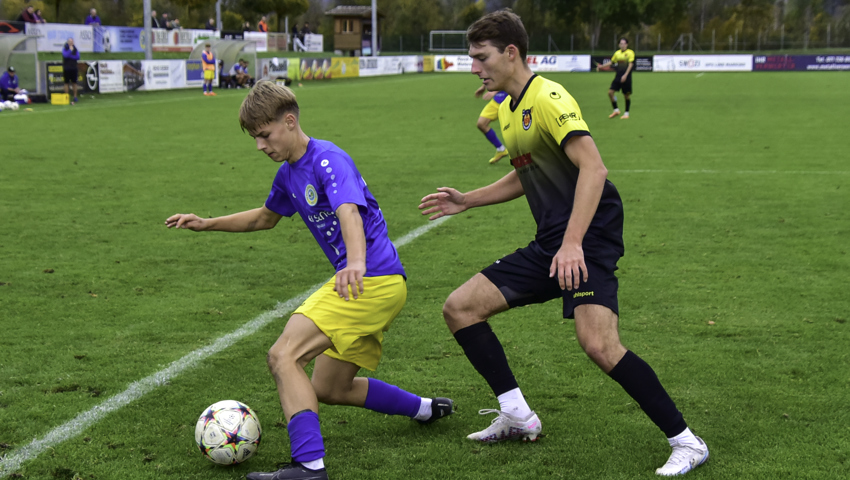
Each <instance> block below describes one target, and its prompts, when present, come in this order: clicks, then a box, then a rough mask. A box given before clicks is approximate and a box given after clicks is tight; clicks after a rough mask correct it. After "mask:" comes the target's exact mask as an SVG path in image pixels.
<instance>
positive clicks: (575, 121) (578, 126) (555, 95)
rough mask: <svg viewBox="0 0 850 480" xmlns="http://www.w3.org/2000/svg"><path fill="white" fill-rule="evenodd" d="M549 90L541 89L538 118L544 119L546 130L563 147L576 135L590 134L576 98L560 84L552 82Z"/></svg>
mask: <svg viewBox="0 0 850 480" xmlns="http://www.w3.org/2000/svg"><path fill="white" fill-rule="evenodd" d="M547 87H548V90H541V91H540V98H538V102H537V108H539V109H540V112H539V113H538V112H535V113H536V114H537V118H539V119H541V120H542V123H543V126H544V127H545V129H546V131H548V132H549V134H550V135H552V138H553V139H554V140H555V142H557V143H558V144H559V145H561V146H562V147H563V145H564V142H565V141H566V140H569V139H570V138H572V137H574V136H576V135H590V132H589V130H588V128H587V124H586V123H585V122H584V119H583V118H582V116H581V109H580V108H579V106H578V104H577V103H576V101H575V99H573V97H572V96H571V95H570V94H569V93H567V91H566V90H564V89H563V87H561V86H560V85H557V84H550V85H548V86H547Z"/></svg>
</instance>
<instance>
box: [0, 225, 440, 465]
mask: <svg viewBox="0 0 850 480" xmlns="http://www.w3.org/2000/svg"><path fill="white" fill-rule="evenodd" d="M449 218H450V217H442V218H440V219H437V220H435V221H433V222H429V223H427V224H425V225H423V226H421V227H419V228H417V229H415V230H413V231H411V232H410V233H408V234H407V235H405V236H403V237H401V238H400V239H398V240H396V241H394V242H393V243H394V244H395V246H396V248H401V247H403V246H405V245H407V244H408V243H410V242H412V241H413V240H416V239H417V238H418V237H420V236H422V235H424V234H425V233H427V232H428V231H429V230H431V229H432V228H434V227H436V226H438V225H440V224H442V223H443V222H445V221H446V220H448V219H449ZM325 283H327V281H324V282H321V283H318V284H316V285H314V286H313V287H312V288H310V290H308V291H306V292H304V293H302V294H300V295H298V296H296V297H293V298H290V299H289V300H287V301H285V302H282V303H278V304H277V305H276V306H275V308H274V309H273V310H269V311H268V312H265V313H262V314H260V315H259V316H258V317H257V318H255V319H253V320H251V321H250V322H248V323H246V324H245V325H243V326H241V327H240V328H238V329H236V330H234V331H233V332H230V333H228V334H227V335H224V336H223V337H221V338H219V339H218V340H216V341H214V342H213V343H212V344H211V345H208V346H206V347H203V348H200V349H198V350H195V351H193V352H191V353H189V354H187V355H186V356H184V357H183V358H181V359H179V360H176V361H175V362H173V363H172V364H171V365H169V366H168V367H166V368H165V369H163V370H160V371H158V372H156V373H154V374H153V375H150V376H148V377H145V378H143V379H141V380H139V381H136V382H133V383H132V384H130V386H129V387H128V388H127V389H126V390H124V391H123V392H121V393H119V394H117V395H115V396H113V397H110V398H108V399H106V400H105V401H104V402H103V403H101V404H100V405H97V406H95V407H94V408H92V409H90V410H88V411H85V412H83V413H81V414H79V415H77V416H76V417H75V418H74V419H72V420H70V421H68V422H66V423H64V424H62V425H60V426H58V427H56V428H54V429H53V430H51V431H50V432H48V433H47V434H46V435H44V436H43V437H41V438H37V439H34V440H33V441H32V442H30V443H29V444H27V445H25V446H23V447H21V448H19V449H17V450H15V451H13V452H11V453H9V454H8V455H6V456H5V457H3V458H2V459H0V478H5V477H6V476H8V475H9V474H11V473H14V472H15V471H16V470H18V469H19V468H20V467H21V465H23V464H24V462H26V461H28V460H31V459H33V458H35V457H37V456H38V455H39V454H41V453H42V452H44V451H45V450H47V449H49V448H53V447H54V446H55V445H58V444H60V443H62V442H64V441H65V440H69V439H71V438H73V437H75V436H77V435H79V434H80V433H82V432H83V431H84V430H85V429H87V428H88V427H90V426H92V425H94V424H95V423H97V422H98V421H100V420H101V419H103V417H105V416H106V415H108V414H109V413H111V412H114V411H116V410H118V409H120V408H122V407H124V406H126V405H128V404H130V403H132V402H134V401H136V400H138V399H140V398H141V397H143V396H145V395H146V394H148V393H150V392H152V391H153V390H155V389H156V388H157V387H160V386H162V385H165V384H167V383H168V382H169V381H170V380H171V379H172V378H174V377H176V376H177V375H180V374H181V373H183V372H184V371H185V370H188V369H190V368H193V367H195V366H197V365H198V364H199V363H200V362H202V361H203V360H205V359H206V358H208V357H210V356H212V355H215V354H216V353H218V352H221V351H223V350H225V349H227V348H228V347H230V346H232V345H233V344H234V343H236V342H238V341H239V340H241V339H242V338H244V337H247V336H249V335H252V334H254V333H255V332H257V330H259V329H261V328H263V327H264V326H266V325H268V324H269V323H270V322H272V321H273V320H275V319H278V318H281V317H283V316H285V315H286V314H288V313H289V312H291V311H293V310H295V308H296V307H298V305H301V303H302V302H303V301H304V300H306V299H307V297H309V296H310V295H311V294H312V293H313V292H315V291H316V290H318V289H319V288H321V287H322V285H324V284H325Z"/></svg>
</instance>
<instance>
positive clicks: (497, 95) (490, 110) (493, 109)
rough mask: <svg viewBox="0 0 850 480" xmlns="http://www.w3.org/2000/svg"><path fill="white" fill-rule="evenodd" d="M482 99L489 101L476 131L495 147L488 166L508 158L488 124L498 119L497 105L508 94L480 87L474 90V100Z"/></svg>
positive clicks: (506, 152) (482, 111) (479, 118)
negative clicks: (494, 152) (479, 131)
mask: <svg viewBox="0 0 850 480" xmlns="http://www.w3.org/2000/svg"><path fill="white" fill-rule="evenodd" d="M482 97H483V98H484V100H489V102H487V105H485V106H484V109H483V110H481V114H480V115H479V116H478V122H477V123H476V126H477V127H478V130H481V133H483V134H484V136H485V137H486V138H487V140H488V141H489V142H490V143H492V144H493V146H494V147H496V154H495V155H493V158H491V159H490V165H492V164H494V163H496V162H498V161H499V160H501V159H502V158H504V157H507V156H508V151H507V150H505V146H504V145H502V142H500V141H499V137H498V135H496V132H495V131H494V130H493V129H492V128H490V122H492V121H494V120H498V119H499V105H501V104H502V102H504V101H505V99H506V98H508V94H507V93H505V92H488V91H487V89H486V88H484V86H483V85H482V86H480V87H478V89H477V90H475V98H482Z"/></svg>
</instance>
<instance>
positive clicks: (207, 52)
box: [201, 43, 215, 96]
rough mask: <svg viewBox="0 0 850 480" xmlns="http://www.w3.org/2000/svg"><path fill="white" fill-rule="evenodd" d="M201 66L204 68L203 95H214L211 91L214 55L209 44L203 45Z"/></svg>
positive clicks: (213, 75) (213, 76)
mask: <svg viewBox="0 0 850 480" xmlns="http://www.w3.org/2000/svg"><path fill="white" fill-rule="evenodd" d="M201 66H202V67H203V68H204V95H207V96H215V92H213V80H214V79H215V55H214V54H213V52H212V50H211V45H210V44H209V43H207V44H206V45H204V51H203V52H201Z"/></svg>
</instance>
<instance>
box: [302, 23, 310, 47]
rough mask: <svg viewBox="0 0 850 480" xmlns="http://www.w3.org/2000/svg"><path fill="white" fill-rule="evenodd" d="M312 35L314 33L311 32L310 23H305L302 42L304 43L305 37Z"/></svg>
mask: <svg viewBox="0 0 850 480" xmlns="http://www.w3.org/2000/svg"><path fill="white" fill-rule="evenodd" d="M311 33H313V31H312V30H310V22H304V27H303V28H302V29H301V41H302V42H303V41H304V35H309V34H311Z"/></svg>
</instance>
